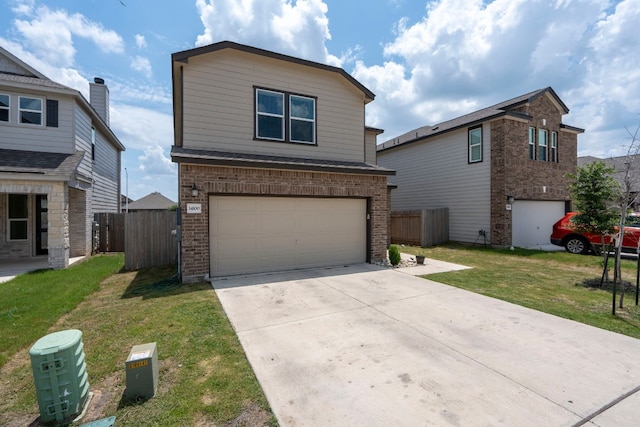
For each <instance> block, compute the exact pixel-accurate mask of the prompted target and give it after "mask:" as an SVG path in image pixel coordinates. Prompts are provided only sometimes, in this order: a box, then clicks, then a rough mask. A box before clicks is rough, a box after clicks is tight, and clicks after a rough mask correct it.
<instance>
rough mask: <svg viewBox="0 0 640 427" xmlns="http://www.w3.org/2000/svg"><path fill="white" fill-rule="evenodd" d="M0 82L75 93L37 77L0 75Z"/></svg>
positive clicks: (58, 84)
mask: <svg viewBox="0 0 640 427" xmlns="http://www.w3.org/2000/svg"><path fill="white" fill-rule="evenodd" d="M0 82H9V83H19V84H24V85H30V86H38V87H42V88H49V89H56V90H63V91H70V92H73V93H75V92H76V91H75V90H74V89H71V88H70V87H68V86H65V85H61V84H60V83H56V82H54V81H53V80H49V79H41V78H38V77H29V76H20V75H18V74H6V73H0Z"/></svg>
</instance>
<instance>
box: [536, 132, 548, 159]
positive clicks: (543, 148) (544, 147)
mask: <svg viewBox="0 0 640 427" xmlns="http://www.w3.org/2000/svg"><path fill="white" fill-rule="evenodd" d="M547 138H548V134H547V131H546V130H545V129H539V130H538V160H543V161H545V162H546V161H547V160H548V153H549V151H548V149H549V142H548V140H547Z"/></svg>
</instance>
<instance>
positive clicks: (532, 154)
mask: <svg viewBox="0 0 640 427" xmlns="http://www.w3.org/2000/svg"><path fill="white" fill-rule="evenodd" d="M535 159H536V128H534V127H530V128H529V160H535Z"/></svg>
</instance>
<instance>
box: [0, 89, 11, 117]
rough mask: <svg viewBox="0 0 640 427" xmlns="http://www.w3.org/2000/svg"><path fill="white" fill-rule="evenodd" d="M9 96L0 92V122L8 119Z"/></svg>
mask: <svg viewBox="0 0 640 427" xmlns="http://www.w3.org/2000/svg"><path fill="white" fill-rule="evenodd" d="M10 102H11V97H10V96H9V95H7V94H5V93H0V122H8V121H9V108H10Z"/></svg>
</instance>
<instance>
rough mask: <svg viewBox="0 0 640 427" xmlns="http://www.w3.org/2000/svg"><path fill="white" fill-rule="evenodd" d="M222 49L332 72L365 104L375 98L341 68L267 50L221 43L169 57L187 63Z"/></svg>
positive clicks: (227, 42)
mask: <svg viewBox="0 0 640 427" xmlns="http://www.w3.org/2000/svg"><path fill="white" fill-rule="evenodd" d="M223 49H235V50H239V51H242V52H246V53H250V54H253V55H260V56H265V57H268V58H273V59H278V60H281V61H287V62H291V63H294V64H299V65H303V66H307V67H313V68H316V69H321V70H325V71H329V72H333V73H336V74H338V75H340V76H342V77H343V78H345V79H346V80H347V81H348V82H349V83H351V84H352V85H354V86H355V87H356V88H357V89H358V90H359V91H361V92H362V93H363V94H364V95H365V99H366V102H369V101H373V99H374V98H375V94H374V93H373V92H371V91H370V90H369V89H367V88H366V87H365V86H364V85H363V84H362V83H360V82H359V81H357V80H356V79H355V78H354V77H353V76H351V75H350V74H349V73H347V72H346V71H345V70H343V69H342V68H339V67H334V66H331V65H327V64H321V63H319V62H313V61H309V60H306V59H301V58H296V57H294V56H289V55H284V54H281V53H276V52H271V51H268V50H264V49H260V48H257V47H253V46H247V45H243V44H239V43H235V42H231V41H222V42H219V43H214V44H210V45H207V46H202V47H196V48H194V49H188V50H184V51H181V52H176V53H173V54H172V55H171V60H172V61H173V62H174V63H176V62H183V63H188V62H189V58H192V57H194V56H198V55H204V54H207V53H212V52H216V51H220V50H223Z"/></svg>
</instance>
